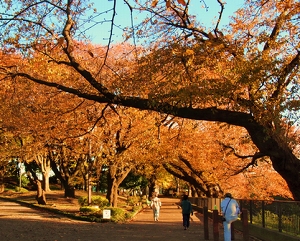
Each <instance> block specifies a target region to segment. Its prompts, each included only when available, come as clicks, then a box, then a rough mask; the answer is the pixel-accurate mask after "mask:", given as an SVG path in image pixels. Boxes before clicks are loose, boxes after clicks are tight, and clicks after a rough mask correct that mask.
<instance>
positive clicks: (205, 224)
mask: <svg viewBox="0 0 300 241" xmlns="http://www.w3.org/2000/svg"><path fill="white" fill-rule="evenodd" d="M203 218H204V220H203V223H204V240H209V231H208V207H203Z"/></svg>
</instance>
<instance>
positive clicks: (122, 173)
mask: <svg viewBox="0 0 300 241" xmlns="http://www.w3.org/2000/svg"><path fill="white" fill-rule="evenodd" d="M130 170H131V167H129V166H126V167H124V166H122V165H120V166H117V164H112V165H110V166H109V170H108V174H107V186H108V187H107V194H106V198H107V199H108V201H109V202H110V205H111V206H112V207H117V205H118V188H119V185H120V184H121V183H122V181H123V180H124V179H125V178H126V176H127V175H128V173H129V172H130Z"/></svg>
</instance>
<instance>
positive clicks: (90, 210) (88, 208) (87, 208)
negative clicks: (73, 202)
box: [79, 206, 100, 213]
mask: <svg viewBox="0 0 300 241" xmlns="http://www.w3.org/2000/svg"><path fill="white" fill-rule="evenodd" d="M99 210H100V209H99V208H96V207H92V206H84V207H80V209H79V211H80V212H82V213H96V212H98V211H99Z"/></svg>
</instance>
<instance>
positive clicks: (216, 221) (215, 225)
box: [213, 210, 219, 241]
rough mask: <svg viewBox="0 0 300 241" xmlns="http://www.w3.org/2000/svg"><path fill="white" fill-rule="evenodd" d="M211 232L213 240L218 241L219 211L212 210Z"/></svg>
mask: <svg viewBox="0 0 300 241" xmlns="http://www.w3.org/2000/svg"><path fill="white" fill-rule="evenodd" d="M213 234H214V241H219V212H218V210H213Z"/></svg>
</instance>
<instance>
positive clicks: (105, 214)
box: [103, 209, 111, 219]
mask: <svg viewBox="0 0 300 241" xmlns="http://www.w3.org/2000/svg"><path fill="white" fill-rule="evenodd" d="M110 211H111V210H109V209H104V210H103V219H110Z"/></svg>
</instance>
